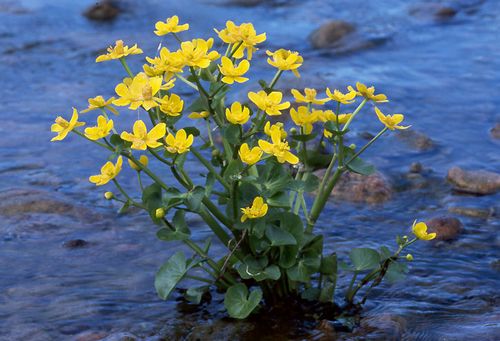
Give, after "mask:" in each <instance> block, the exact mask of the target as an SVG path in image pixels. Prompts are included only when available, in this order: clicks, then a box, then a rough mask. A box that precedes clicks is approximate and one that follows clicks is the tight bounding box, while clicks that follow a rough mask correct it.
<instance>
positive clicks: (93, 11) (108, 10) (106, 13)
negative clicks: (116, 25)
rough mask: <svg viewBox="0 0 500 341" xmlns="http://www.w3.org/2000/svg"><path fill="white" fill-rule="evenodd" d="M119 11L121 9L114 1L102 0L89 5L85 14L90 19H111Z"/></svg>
mask: <svg viewBox="0 0 500 341" xmlns="http://www.w3.org/2000/svg"><path fill="white" fill-rule="evenodd" d="M119 13H120V9H119V8H118V7H116V6H115V5H114V4H113V2H111V1H102V2H97V3H96V4H95V5H93V6H91V7H89V8H88V9H87V10H86V11H85V12H84V13H83V15H84V16H86V17H87V18H89V19H90V20H96V21H109V20H114V19H115V18H116V16H117V15H118V14H119Z"/></svg>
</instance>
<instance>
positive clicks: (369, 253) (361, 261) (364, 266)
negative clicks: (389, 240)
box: [349, 248, 380, 271]
mask: <svg viewBox="0 0 500 341" xmlns="http://www.w3.org/2000/svg"><path fill="white" fill-rule="evenodd" d="M349 258H351V261H352V264H353V266H354V270H356V271H364V270H372V269H375V268H377V267H378V266H379V263H380V255H379V253H378V252H377V250H374V249H369V248H355V249H352V250H351V253H350V254H349Z"/></svg>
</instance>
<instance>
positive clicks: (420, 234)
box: [411, 220, 437, 240]
mask: <svg viewBox="0 0 500 341" xmlns="http://www.w3.org/2000/svg"><path fill="white" fill-rule="evenodd" d="M411 229H412V231H413V234H414V235H415V237H417V238H418V239H421V240H432V239H434V238H436V236H437V234H436V233H435V232H433V233H427V225H426V224H425V223H424V222H420V223H417V221H416V220H415V221H414V222H413V226H412V227H411Z"/></svg>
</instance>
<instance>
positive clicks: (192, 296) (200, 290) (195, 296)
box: [184, 285, 209, 304]
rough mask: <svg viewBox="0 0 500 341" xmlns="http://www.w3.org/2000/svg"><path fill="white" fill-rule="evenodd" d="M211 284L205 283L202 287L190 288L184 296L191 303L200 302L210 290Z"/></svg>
mask: <svg viewBox="0 0 500 341" xmlns="http://www.w3.org/2000/svg"><path fill="white" fill-rule="evenodd" d="M208 289H209V286H208V285H204V286H201V287H195V288H189V289H187V290H186V292H185V293H184V297H185V298H186V300H188V301H189V302H191V303H194V304H200V302H201V299H202V297H203V294H204V293H206V292H208Z"/></svg>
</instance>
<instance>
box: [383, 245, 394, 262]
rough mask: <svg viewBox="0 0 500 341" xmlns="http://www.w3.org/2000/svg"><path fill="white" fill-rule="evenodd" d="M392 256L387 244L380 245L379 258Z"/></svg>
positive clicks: (384, 258)
mask: <svg viewBox="0 0 500 341" xmlns="http://www.w3.org/2000/svg"><path fill="white" fill-rule="evenodd" d="M391 257H392V253H391V251H390V250H389V248H388V247H387V246H381V247H380V260H381V261H384V260H386V259H389V258H391Z"/></svg>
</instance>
